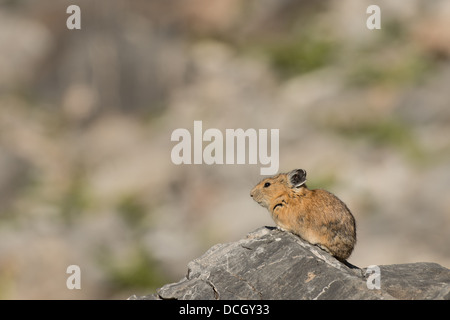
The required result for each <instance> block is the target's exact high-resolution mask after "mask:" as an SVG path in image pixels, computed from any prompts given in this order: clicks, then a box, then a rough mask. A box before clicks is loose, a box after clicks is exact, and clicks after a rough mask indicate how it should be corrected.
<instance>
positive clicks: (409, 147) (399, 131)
mask: <svg viewBox="0 0 450 320" xmlns="http://www.w3.org/2000/svg"><path fill="white" fill-rule="evenodd" d="M336 130H337V131H338V132H339V133H340V134H342V135H344V136H346V137H348V138H351V139H364V140H366V141H369V142H370V143H372V144H374V145H378V146H390V147H394V148H396V149H398V150H401V151H402V152H403V153H404V154H405V155H407V156H408V158H409V159H410V160H413V161H415V162H420V161H423V160H425V151H424V150H423V148H422V147H421V145H420V143H419V142H418V141H417V140H416V138H415V135H414V132H413V130H412V128H411V127H410V126H408V125H407V124H405V123H403V122H401V121H400V120H398V119H395V118H386V119H382V120H379V121H374V122H359V123H354V124H352V125H351V126H349V125H348V126H345V127H344V126H342V127H338V128H336Z"/></svg>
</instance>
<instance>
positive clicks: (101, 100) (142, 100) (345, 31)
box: [0, 0, 450, 299]
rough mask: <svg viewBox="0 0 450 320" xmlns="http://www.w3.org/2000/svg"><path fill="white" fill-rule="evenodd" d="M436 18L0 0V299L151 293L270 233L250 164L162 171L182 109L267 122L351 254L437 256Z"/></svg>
mask: <svg viewBox="0 0 450 320" xmlns="http://www.w3.org/2000/svg"><path fill="white" fill-rule="evenodd" d="M71 4H76V5H78V6H79V7H80V8H81V30H68V29H67V28H66V19H67V18H68V17H69V14H67V13H66V9H67V7H68V6H69V5H71ZM371 4H378V5H379V6H380V8H381V27H382V28H381V30H369V29H367V27H366V20H367V18H368V17H369V14H367V13H366V9H367V7H368V6H369V5H371ZM449 21H450V2H449V1H445V0H442V1H438V0H436V1H425V0H408V1H402V2H399V3H397V2H396V3H393V2H392V1H387V0H386V1H365V0H364V1H361V0H341V1H332V0H329V1H317V2H314V1H301V0H226V1H223V0H189V1H177V0H168V1H167V0H166V1H144V0H132V1H125V0H123V1H119V0H102V1H100V0H98V1H87V0H78V1H50V0H41V1H32V0H2V1H0V298H2V299H17V298H19V299H36V298H39V299H54V298H55V299H74V298H76V299H97V298H106V299H108V298H119V299H122V298H127V297H129V296H130V295H131V294H137V295H140V294H141V295H145V294H148V293H149V292H152V291H153V290H154V289H155V288H157V287H160V286H161V285H162V284H164V283H168V282H176V281H178V280H179V279H180V278H182V277H183V276H184V273H185V270H186V264H187V262H188V261H190V260H192V259H193V258H195V257H198V256H199V255H201V254H202V253H203V252H204V251H206V250H207V249H208V248H209V247H211V246H212V245H214V244H216V243H219V242H229V241H236V240H237V239H240V238H242V237H244V236H245V235H246V234H247V233H248V232H250V231H253V230H254V229H256V228H258V227H261V226H263V225H273V222H272V221H271V219H270V217H269V213H268V212H267V211H265V209H263V208H261V207H260V206H259V205H258V204H256V203H255V202H254V201H252V200H251V198H250V197H249V191H250V189H251V188H252V187H253V185H254V184H256V183H257V182H258V181H259V180H260V179H261V178H262V177H261V176H260V165H180V166H176V165H174V164H173V163H172V161H171V158H170V154H171V150H172V148H173V146H174V145H175V144H176V143H175V142H172V141H171V140H170V137H171V133H172V132H173V130H175V129H177V128H186V129H188V130H189V131H190V132H193V122H194V120H201V121H203V128H204V130H206V129H207V128H217V129H220V130H223V131H222V132H224V130H225V129H227V128H229V129H237V128H243V129H248V128H255V129H280V171H281V172H285V171H288V170H291V169H293V168H304V169H306V170H307V171H308V178H309V181H308V183H309V186H310V187H313V188H319V187H320V188H325V189H327V190H329V191H332V192H333V193H335V194H336V195H337V196H339V197H340V198H341V199H342V200H343V201H344V202H346V203H347V204H348V206H349V208H350V209H351V210H352V212H353V213H354V215H355V217H356V219H357V226H358V243H357V246H356V249H355V251H354V254H353V255H352V256H351V257H350V259H349V262H351V263H352V264H355V265H357V266H360V267H366V266H368V265H371V264H393V263H408V262H418V261H427V262H437V263H439V264H441V265H443V266H446V267H449V266H450V232H449V230H450V197H449V190H450V189H449V188H450V90H449V88H450V22H449ZM72 264H76V265H78V266H80V268H81V290H68V289H67V287H66V279H67V277H68V276H69V275H68V274H66V268H67V267H68V266H69V265H72Z"/></svg>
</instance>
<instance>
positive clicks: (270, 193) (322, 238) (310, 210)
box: [250, 169, 356, 261]
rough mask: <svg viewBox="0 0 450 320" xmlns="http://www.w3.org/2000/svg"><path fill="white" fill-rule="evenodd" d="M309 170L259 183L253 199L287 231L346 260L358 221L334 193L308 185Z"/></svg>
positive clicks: (292, 172)
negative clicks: (307, 172)
mask: <svg viewBox="0 0 450 320" xmlns="http://www.w3.org/2000/svg"><path fill="white" fill-rule="evenodd" d="M305 182H306V171H305V170H303V169H296V170H293V171H291V172H289V173H282V174H278V175H276V176H274V177H271V178H267V179H264V180H262V181H261V182H260V183H258V184H257V185H256V186H255V187H254V188H253V189H252V191H251V192H250V196H251V197H252V198H253V200H255V201H256V202H258V203H259V204H260V205H261V206H263V207H265V208H267V209H268V210H269V212H270V213H271V214H272V218H273V220H274V221H275V223H276V224H277V226H278V227H280V228H281V229H283V230H286V231H289V232H292V233H294V234H296V235H298V236H300V237H301V238H302V239H304V240H306V241H308V242H309V243H311V244H313V245H317V246H319V247H321V248H322V249H324V250H325V251H328V252H329V253H330V254H332V255H333V256H334V257H336V258H338V259H339V260H341V261H345V260H346V259H347V258H348V257H349V256H350V254H351V253H352V251H353V247H354V246H355V243H356V225H355V218H354V217H353V215H352V214H351V212H350V210H349V209H348V208H347V206H346V205H345V203H343V202H342V201H341V200H339V199H338V198H337V197H336V196H335V195H333V194H332V193H330V192H328V191H325V190H321V189H316V190H309V189H308V188H307V186H306V185H305Z"/></svg>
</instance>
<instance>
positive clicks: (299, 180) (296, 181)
mask: <svg viewBox="0 0 450 320" xmlns="http://www.w3.org/2000/svg"><path fill="white" fill-rule="evenodd" d="M288 178H289V184H290V185H291V187H292V188H298V187H300V186H301V185H302V184H304V183H305V182H306V171H305V170H303V169H295V170H292V171H291V172H289V173H288Z"/></svg>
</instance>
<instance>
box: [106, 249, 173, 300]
mask: <svg viewBox="0 0 450 320" xmlns="http://www.w3.org/2000/svg"><path fill="white" fill-rule="evenodd" d="M101 257H102V259H101V261H100V264H101V266H102V268H103V269H104V271H105V274H106V275H107V279H108V283H109V285H110V286H111V287H113V288H114V289H115V290H114V291H118V290H119V291H120V290H128V289H145V290H147V291H149V292H150V291H151V290H155V289H157V288H158V287H161V286H162V285H164V284H165V283H166V282H168V279H167V277H166V276H165V275H164V273H163V272H162V270H161V267H160V265H159V263H158V262H157V261H156V260H155V259H154V258H153V257H152V256H151V254H150V253H149V252H148V250H146V249H144V248H143V247H142V246H137V247H136V248H135V249H134V250H133V252H131V253H130V255H129V257H128V259H127V261H126V263H123V261H121V262H120V263H119V262H118V261H116V259H117V258H114V257H112V255H110V254H107V252H103V253H102V255H101Z"/></svg>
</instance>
